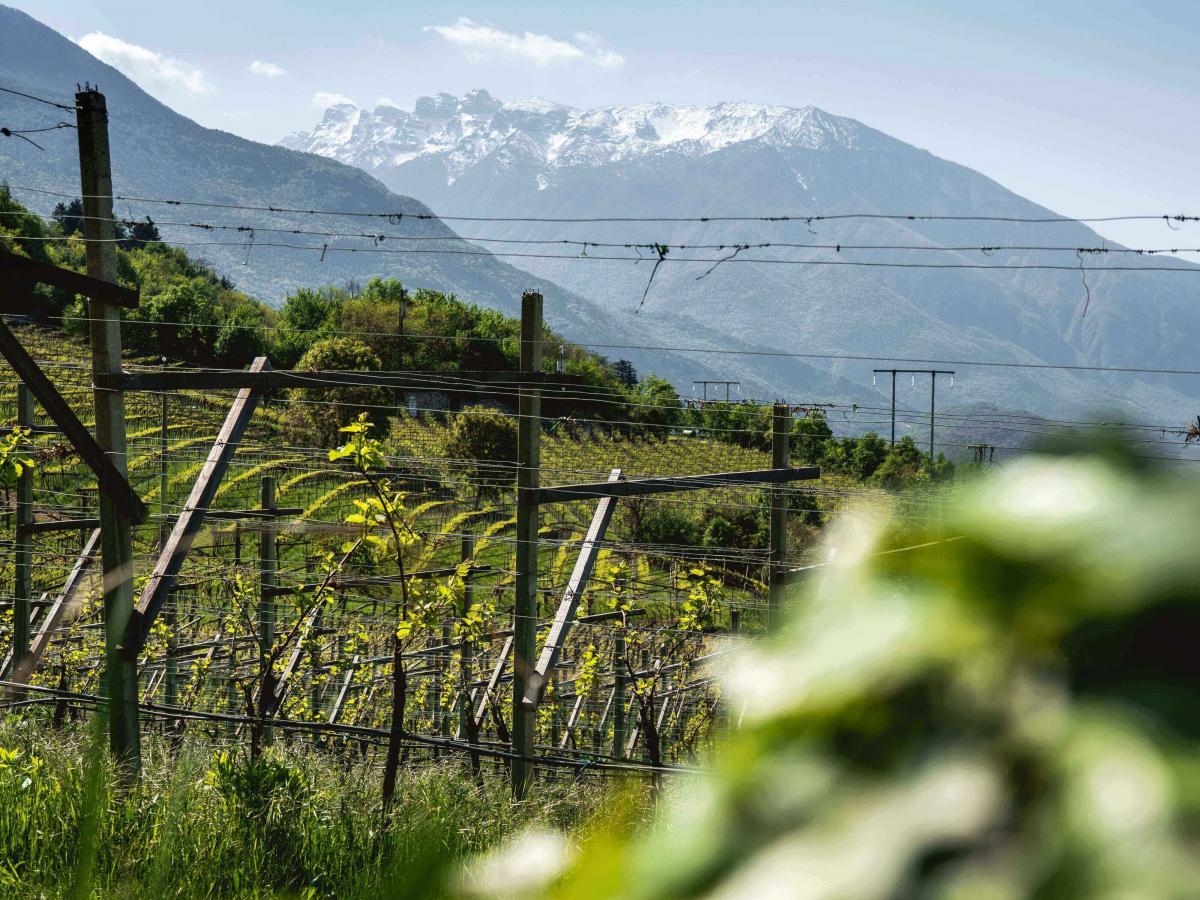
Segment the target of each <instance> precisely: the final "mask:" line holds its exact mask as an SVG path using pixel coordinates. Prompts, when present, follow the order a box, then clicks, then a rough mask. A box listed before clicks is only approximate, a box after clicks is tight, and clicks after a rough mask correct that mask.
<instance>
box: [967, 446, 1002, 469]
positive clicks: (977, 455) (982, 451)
mask: <svg viewBox="0 0 1200 900" xmlns="http://www.w3.org/2000/svg"><path fill="white" fill-rule="evenodd" d="M967 449H968V450H970V451H971V452H972V453H973V454H974V462H975V465H977V466H982V465H983V462H984V460H983V458H984V457H985V456H986V457H987V464H988V465H989V466H990V465H991V464H992V463H993V462H994V459H993V457H994V456H995V454H996V448H995V446H993V445H992V444H968V445H967Z"/></svg>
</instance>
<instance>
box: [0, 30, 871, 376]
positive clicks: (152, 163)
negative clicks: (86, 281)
mask: <svg viewBox="0 0 1200 900" xmlns="http://www.w3.org/2000/svg"><path fill="white" fill-rule="evenodd" d="M85 81H86V82H90V83H91V84H93V85H98V86H99V87H100V89H101V90H102V91H103V92H104V93H105V95H106V97H107V101H108V108H109V116H110V136H111V142H112V154H113V173H114V184H115V193H117V194H120V195H125V196H131V197H147V198H174V199H180V200H186V201H199V202H203V203H214V204H234V205H239V206H264V207H265V206H274V207H291V208H298V209H320V210H338V211H345V212H347V213H349V215H344V216H312V215H302V214H289V213H275V212H262V211H250V210H245V209H236V210H231V209H222V208H219V207H189V206H179V207H173V206H163V205H157V204H150V203H144V202H139V201H123V200H119V201H117V203H116V212H117V215H118V216H122V217H127V218H138V219H140V218H142V217H144V216H146V215H150V216H152V217H153V218H154V220H155V221H156V222H158V223H159V225H160V230H161V232H162V234H163V237H164V238H167V239H169V240H171V241H172V242H176V243H179V244H181V245H184V246H186V247H187V248H188V249H189V251H191V252H192V253H193V254H194V255H195V256H197V257H200V258H203V259H206V260H208V261H210V262H211V263H213V264H214V265H215V266H216V267H217V268H218V269H219V270H221V271H223V272H224V273H226V274H227V275H229V276H230V277H231V278H232V279H233V281H234V282H235V283H237V284H238V286H239V287H241V288H243V289H244V290H247V291H249V292H251V293H253V294H255V295H257V296H259V297H260V298H262V299H264V300H269V301H273V302H278V301H280V300H282V299H283V297H284V296H285V294H286V293H287V292H288V291H290V290H293V289H295V288H297V287H317V286H320V285H324V284H342V283H345V282H347V281H350V280H358V281H360V282H361V281H365V280H366V279H368V278H370V277H371V276H374V275H381V276H396V277H399V278H401V279H402V280H403V281H404V282H405V284H407V285H409V286H410V287H420V286H423V287H431V288H436V289H438V290H444V291H447V292H455V293H457V294H458V295H459V297H461V298H462V299H465V300H469V301H472V302H475V303H479V304H481V305H484V306H488V307H492V308H495V309H501V310H504V311H505V312H508V313H510V314H511V313H515V312H516V311H517V310H518V309H519V300H520V296H521V293H522V291H524V290H526V289H531V288H532V289H538V290H540V291H541V292H542V293H543V294H544V295H545V298H546V303H545V309H546V318H547V321H548V322H549V324H550V325H551V326H552V327H554V328H555V329H556V330H558V331H559V332H560V333H563V334H564V335H565V336H566V337H568V338H569V339H572V340H577V341H579V342H588V343H593V344H602V345H606V346H611V347H612V348H613V349H611V350H609V349H603V348H602V349H601V350H600V352H602V353H605V355H608V356H609V357H611V358H613V359H616V358H619V357H625V358H628V359H631V360H633V362H634V363H635V364H636V365H637V367H638V368H639V370H642V371H654V372H658V373H659V374H662V375H664V376H666V377H669V378H672V379H674V380H675V381H676V382H677V383H679V384H681V385H683V386H684V387H685V389H686V386H687V385H688V383H689V382H690V380H691V379H692V378H704V377H725V376H724V375H723V373H725V372H727V371H730V369H729V368H727V367H722V368H721V369H719V370H718V369H715V368H713V367H712V365H711V364H710V361H709V360H706V359H704V358H685V357H683V356H680V355H678V354H670V353H663V352H645V351H637V350H626V349H620V348H623V347H626V346H629V345H643V344H650V345H659V346H661V345H664V344H666V343H667V339H668V337H670V336H672V335H674V334H676V333H678V331H679V330H680V326H678V325H677V324H675V323H674V322H672V321H671V317H670V316H669V315H666V316H656V315H652V316H646V317H643V318H642V319H641V320H632V319H630V318H629V317H628V316H625V315H623V314H622V315H619V316H618V315H613V314H611V313H609V312H606V311H605V310H603V309H601V308H600V307H599V306H598V305H597V304H596V303H595V302H593V301H588V300H585V299H584V298H582V297H580V296H579V295H577V294H575V293H573V292H571V291H570V290H567V289H564V288H562V287H560V286H558V285H554V284H552V283H550V282H548V281H546V280H545V279H543V278H540V277H536V276H532V275H530V274H528V273H527V272H524V271H520V270H518V269H516V268H514V267H512V266H510V265H508V264H506V263H505V262H504V261H502V260H499V259H496V258H494V257H492V256H491V255H489V254H488V253H487V251H486V250H484V249H482V248H479V247H474V246H471V245H468V244H466V243H464V242H463V241H462V240H461V239H459V238H458V237H457V235H456V234H455V233H454V231H453V230H451V229H450V228H449V227H447V226H446V225H445V224H444V223H443V222H441V221H440V220H438V219H437V218H436V217H433V218H415V217H414V216H431V213H430V209H429V207H428V206H426V205H425V204H424V203H422V202H420V201H418V200H415V199H413V198H412V197H409V196H404V195H399V194H397V193H394V192H392V191H390V190H388V189H387V188H386V187H385V186H384V185H383V184H381V183H380V182H379V181H377V180H376V179H374V178H372V177H371V176H370V175H367V174H365V173H364V172H362V171H361V170H359V169H357V168H354V167H352V166H349V165H344V164H342V163H341V162H338V161H335V160H331V159H327V158H324V157H322V156H319V155H314V154H306V153H297V152H293V151H291V150H286V149H283V148H280V147H273V146H269V145H266V144H259V143H255V142H253V141H248V140H245V139H243V138H239V137H237V136H235V135H232V134H229V133H227V132H223V131H218V130H215V129H210V128H204V127H202V126H200V125H198V124H197V123H195V122H193V121H191V120H190V119H187V118H185V117H184V116H181V115H179V114H177V113H175V112H174V111H172V110H171V109H170V108H168V107H167V106H165V105H164V104H162V103H160V102H159V101H157V100H155V99H154V98H153V97H151V96H150V95H149V94H147V93H146V92H145V91H143V90H142V89H141V88H139V87H138V86H137V85H136V84H134V82H132V81H131V80H129V79H128V78H126V77H125V76H124V75H122V74H121V73H120V72H118V71H117V70H116V69H114V68H112V67H111V66H108V65H106V64H105V63H102V62H100V61H99V60H98V59H96V58H95V57H93V56H91V55H90V54H88V53H87V52H86V51H84V50H83V49H82V48H80V47H79V46H77V45H76V44H74V43H73V42H72V41H70V40H68V39H67V38H66V37H64V36H63V35H61V34H59V33H57V32H55V31H54V30H52V29H50V28H47V27H46V26H44V25H42V24H41V23H39V22H37V21H36V20H34V19H33V18H31V17H29V16H28V15H26V14H25V13H23V12H19V11H17V10H15V9H12V8H9V7H5V6H0V83H2V84H4V85H5V86H6V87H10V88H14V89H16V90H21V91H25V92H27V93H30V94H34V95H37V96H42V97H47V98H50V99H54V100H57V101H60V102H65V103H66V104H67V105H71V104H73V95H74V90H75V86H76V84H79V83H83V82H85ZM64 119H66V120H68V121H73V115H72V113H71V112H68V111H62V110H57V109H54V108H53V107H49V106H44V105H42V104H38V103H33V102H30V101H28V100H25V99H22V98H19V97H14V96H11V95H8V94H3V93H0V123H4V124H6V125H8V126H9V127H13V126H18V125H19V126H20V127H35V126H38V127H40V126H44V125H53V124H54V123H55V122H57V121H61V120H64ZM39 138H40V140H39V143H40V144H42V145H43V146H44V147H45V150H44V152H43V151H39V150H37V149H36V148H35V147H33V146H31V145H29V144H27V143H25V142H23V141H19V140H15V139H7V138H6V139H3V140H0V180H4V181H7V182H8V183H9V184H10V185H12V186H13V187H14V193H15V195H16V197H17V199H18V200H20V201H21V202H23V203H25V204H26V205H28V206H29V207H30V208H32V209H34V210H36V211H39V212H41V213H43V214H46V213H48V212H49V211H50V209H51V208H52V207H53V206H54V204H55V202H57V201H58V200H60V199H65V198H63V197H59V196H54V195H52V194H38V193H33V192H29V191H27V190H21V189H20V188H29V187H32V188H39V189H42V190H46V191H54V192H60V193H62V194H65V195H67V196H70V197H73V196H75V195H76V194H77V193H78V191H79V160H78V153H77V150H76V145H75V138H74V131H72V130H69V129H63V130H61V131H56V132H51V133H47V134H43V135H40V136H39ZM366 213H397V214H400V213H403V214H404V217H403V218H399V217H397V218H395V219H388V218H381V217H378V216H364V215H363V214H366ZM169 222H178V223H185V224H186V223H192V224H211V225H216V226H225V228H224V229H221V228H214V229H212V230H206V229H203V228H189V227H182V226H178V225H176V226H172V225H168V224H166V223H169ZM239 226H250V227H253V228H254V229H256V230H255V232H254V234H253V240H251V235H250V233H249V232H246V231H237V230H229V229H230V228H233V229H236V228H237V227H239ZM268 229H275V230H274V231H272V230H268ZM292 229H297V230H301V231H309V232H311V231H321V232H329V233H330V234H325V235H320V234H293V233H290V231H291V230H292ZM362 233H387V234H389V235H394V236H397V237H400V236H405V237H409V238H418V239H419V240H416V241H409V242H404V241H401V240H385V241H383V242H378V241H374V240H371V239H369V238H352V237H339V236H337V235H338V234H350V235H357V234H362ZM273 243H274V244H280V243H282V244H289V245H293V246H303V247H307V248H309V249H307V250H306V251H298V250H295V249H289V248H283V247H272V246H271V244H273ZM323 247H327V250H326V252H324V253H323V252H322V249H323ZM351 248H353V250H354V252H345V251H346V250H349V249H351ZM381 251H382V252H381ZM393 251H400V252H393ZM417 251H420V252H417ZM426 251H438V252H432V253H431V252H426ZM698 339H699V340H701V341H703V342H706V343H711V344H713V345H715V344H717V343H718V342H719V341H721V340H722V338H721V336H720V335H719V334H718V333H717V332H716V331H715V330H714V331H712V332H709V333H703V334H700V335H698ZM774 368H775V367H774V366H773V365H772V361H770V360H755V359H749V360H746V361H744V362H739V363H737V364H736V365H735V366H734V367H733V371H734V375H732V376H729V377H737V378H742V379H744V380H745V381H746V383H747V390H748V392H751V393H753V394H754V395H755V396H773V395H775V394H783V393H786V392H787V390H788V389H787V386H786V385H782V384H781V385H779V386H776V385H775V384H774V382H773V378H774V376H775V371H774ZM788 372H789V374H790V375H791V376H793V378H792V382H791V383H792V384H793V385H794V384H796V383H801V384H805V385H807V386H809V387H811V388H812V389H813V390H814V391H817V392H820V393H822V394H824V393H829V394H831V395H833V396H838V397H841V398H847V397H851V396H854V395H855V394H856V392H858V391H859V388H857V387H856V386H855V385H853V384H850V383H849V382H844V381H840V380H839V379H837V378H836V377H832V376H830V375H828V374H826V373H821V372H817V371H816V370H814V369H812V368H811V367H808V366H806V365H803V364H801V363H797V364H796V365H793V366H790V367H789V368H788Z"/></svg>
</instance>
